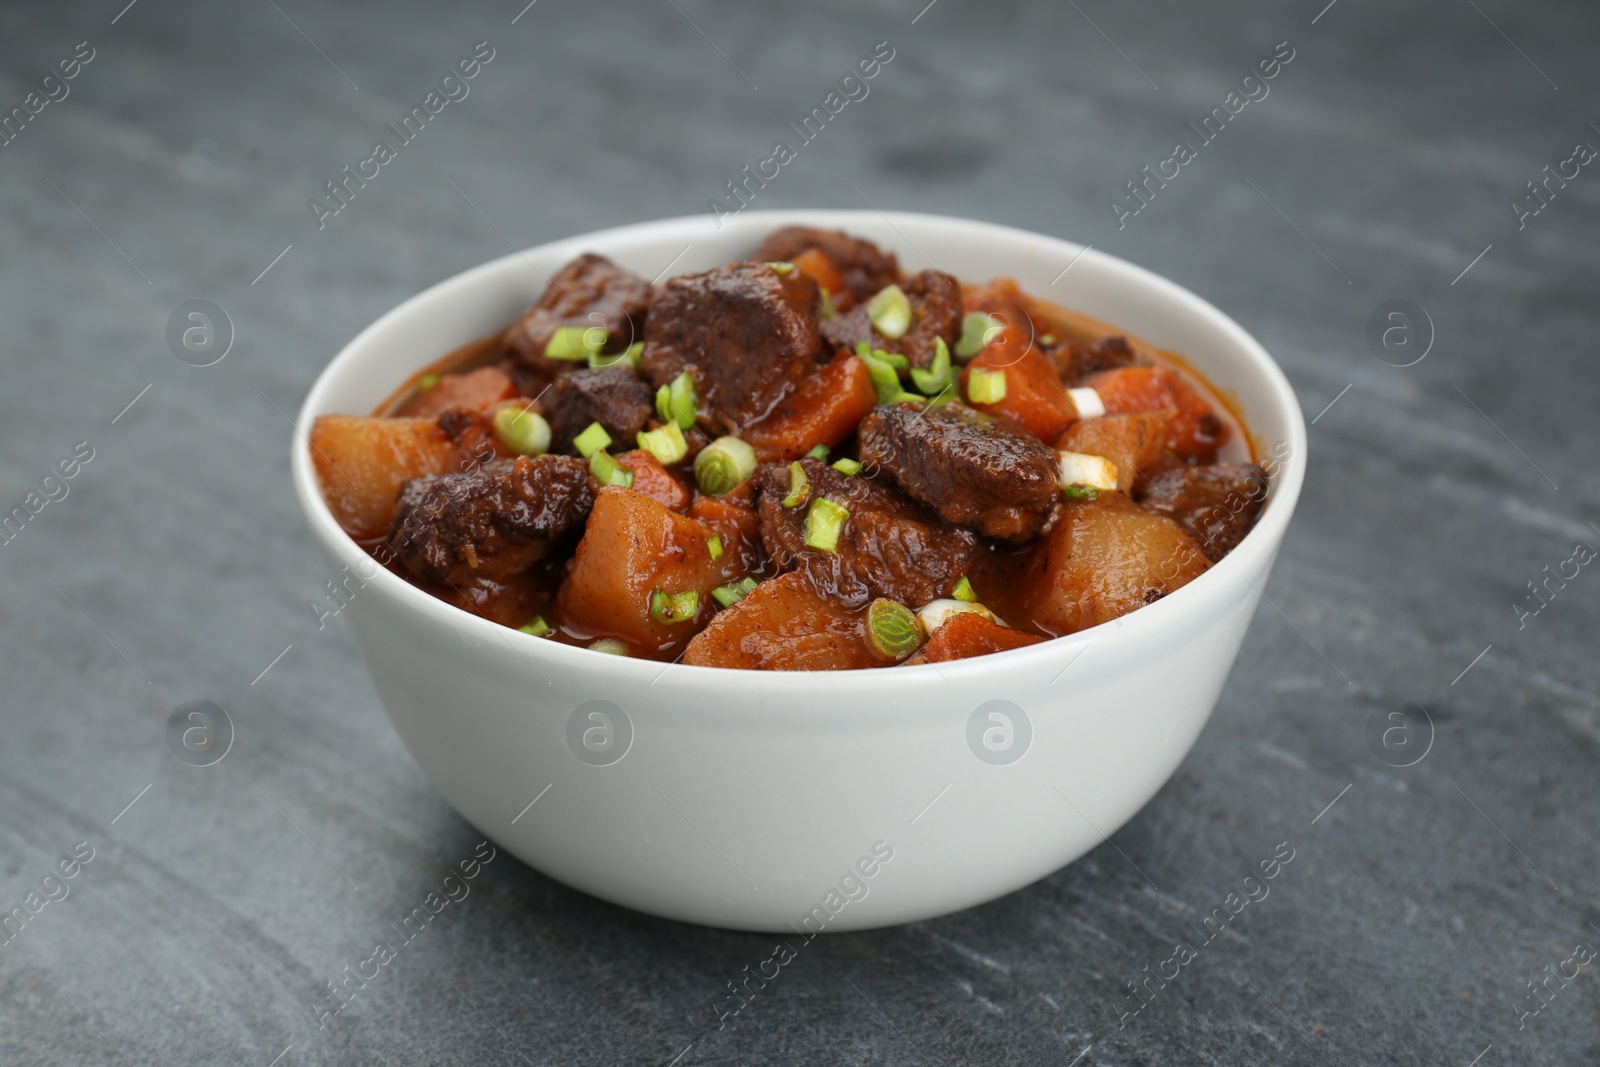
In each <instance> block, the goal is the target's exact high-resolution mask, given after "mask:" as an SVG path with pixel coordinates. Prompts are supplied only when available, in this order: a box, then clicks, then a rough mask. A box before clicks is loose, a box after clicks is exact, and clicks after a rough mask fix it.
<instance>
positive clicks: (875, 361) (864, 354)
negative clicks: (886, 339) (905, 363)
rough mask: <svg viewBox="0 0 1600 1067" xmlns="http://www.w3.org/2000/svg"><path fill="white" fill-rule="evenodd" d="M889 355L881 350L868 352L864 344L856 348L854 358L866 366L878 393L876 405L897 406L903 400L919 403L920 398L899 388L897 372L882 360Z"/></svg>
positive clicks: (891, 365) (902, 357)
mask: <svg viewBox="0 0 1600 1067" xmlns="http://www.w3.org/2000/svg"><path fill="white" fill-rule="evenodd" d="M889 354H890V353H888V352H885V351H883V350H882V349H879V350H878V351H876V352H868V351H867V346H866V343H865V342H863V343H861V344H860V345H857V346H856V358H857V359H859V360H860V361H861V362H863V363H865V364H866V365H867V374H868V375H870V376H871V378H872V387H873V388H874V389H876V390H877V391H878V403H880V404H898V403H900V402H901V401H903V400H913V401H918V402H920V401H921V400H922V398H921V397H919V396H917V395H916V394H915V393H908V392H906V391H905V389H903V388H901V386H900V374H899V372H898V371H896V370H895V369H894V366H893V364H891V363H889V362H888V361H887V360H886V359H885V358H884V357H885V356H888V355H889ZM900 359H902V360H904V359H905V357H904V356H901V357H900Z"/></svg>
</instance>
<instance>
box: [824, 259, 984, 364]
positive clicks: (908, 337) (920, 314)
mask: <svg viewBox="0 0 1600 1067" xmlns="http://www.w3.org/2000/svg"><path fill="white" fill-rule="evenodd" d="M901 289H903V290H904V291H905V294H906V297H907V299H908V300H909V301H910V303H911V327H910V328H909V329H908V330H906V332H905V334H904V336H901V337H897V338H894V339H892V340H891V339H890V338H887V337H885V336H883V335H882V334H880V333H879V332H878V331H877V330H875V329H873V327H872V320H871V318H870V317H868V315H867V306H866V304H864V303H863V304H858V305H856V306H855V307H853V308H851V309H850V310H849V311H847V312H845V313H844V314H842V315H835V316H833V318H831V319H827V320H825V321H824V322H823V323H822V336H823V339H824V340H826V341H827V342H828V345H829V351H830V352H832V351H835V350H837V349H840V348H847V349H850V350H851V351H854V350H855V347H856V345H858V344H860V343H861V342H862V341H865V342H867V344H868V345H870V346H871V347H873V348H881V349H883V350H884V351H885V352H899V353H901V354H902V355H904V356H905V357H906V359H907V360H909V361H910V363H911V365H912V366H913V367H926V366H928V365H929V364H930V363H932V362H933V353H934V343H933V342H934V339H935V338H937V337H942V338H944V343H945V344H946V345H947V346H948V347H949V348H950V349H951V350H952V351H953V350H954V349H955V345H956V341H957V339H958V338H960V336H961V285H960V283H959V282H957V281H956V280H955V279H954V278H952V277H950V275H948V274H944V273H942V272H940V271H936V270H925V271H922V272H921V273H920V274H915V275H913V276H912V277H910V278H909V279H907V280H906V282H905V284H904V285H902V286H901Z"/></svg>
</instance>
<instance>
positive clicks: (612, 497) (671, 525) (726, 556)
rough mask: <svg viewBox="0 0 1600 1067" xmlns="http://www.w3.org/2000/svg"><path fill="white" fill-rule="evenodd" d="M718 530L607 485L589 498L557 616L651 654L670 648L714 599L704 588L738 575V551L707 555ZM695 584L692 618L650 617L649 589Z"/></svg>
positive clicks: (676, 590) (682, 589)
mask: <svg viewBox="0 0 1600 1067" xmlns="http://www.w3.org/2000/svg"><path fill="white" fill-rule="evenodd" d="M716 535H717V531H715V530H713V529H711V528H710V527H708V526H706V525H704V524H702V523H700V522H697V521H696V520H694V519H691V518H690V517H689V516H687V515H679V514H678V513H677V512H675V511H669V510H668V509H667V508H666V507H665V506H664V505H662V504H661V503H660V502H659V501H657V500H655V499H652V498H651V497H648V496H646V495H645V494H643V493H640V492H636V491H634V490H632V489H624V488H622V487H621V486H616V485H611V486H606V487H605V488H603V489H601V490H600V492H599V494H598V495H597V496H596V497H595V503H594V510H593V511H591V512H590V513H589V521H588V525H586V526H585V527H584V532H583V540H581V541H579V542H578V549H577V553H576V554H575V555H574V556H573V559H572V568H571V570H569V571H568V572H567V578H566V581H564V582H562V583H561V592H560V593H559V594H558V596H557V603H558V607H559V609H560V611H561V615H562V618H564V619H565V620H566V621H567V622H568V623H569V624H571V625H572V626H575V627H577V628H578V629H580V630H587V631H590V632H592V633H593V634H595V635H596V636H603V637H618V638H621V639H622V640H623V641H626V642H628V643H629V644H631V645H634V646H635V647H637V648H638V649H639V650H641V651H642V652H646V653H649V654H650V655H660V654H662V653H668V654H670V653H671V651H672V650H674V649H675V648H681V647H683V644H684V643H685V642H687V641H688V640H689V638H691V637H693V636H694V634H695V632H696V631H697V630H698V629H699V623H700V620H703V619H705V618H706V617H707V616H708V615H709V614H710V612H711V610H712V608H713V607H714V606H715V602H714V601H713V600H712V599H711V590H712V589H714V588H716V587H717V586H719V585H724V584H726V583H728V582H730V581H734V580H737V578H738V577H740V575H739V573H738V571H739V570H740V569H741V568H742V566H743V565H742V563H741V561H740V557H739V553H737V552H727V551H724V552H723V554H722V558H721V559H717V560H714V559H712V558H711V549H710V547H709V546H708V545H707V543H706V542H707V540H708V539H709V538H711V537H714V536H716ZM657 590H660V591H661V592H662V593H663V594H666V595H676V594H681V593H687V592H689V591H691V590H692V591H694V593H695V594H696V595H697V596H698V597H699V610H698V612H697V613H696V616H695V617H694V618H693V619H686V620H682V621H677V622H658V621H656V620H655V619H653V618H651V615H650V599H651V594H652V593H654V592H656V591H657Z"/></svg>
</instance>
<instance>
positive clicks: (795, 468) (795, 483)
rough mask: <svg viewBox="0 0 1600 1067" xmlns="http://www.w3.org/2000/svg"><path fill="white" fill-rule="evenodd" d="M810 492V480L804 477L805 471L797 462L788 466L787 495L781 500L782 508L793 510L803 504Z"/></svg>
mask: <svg viewBox="0 0 1600 1067" xmlns="http://www.w3.org/2000/svg"><path fill="white" fill-rule="evenodd" d="M810 492H811V479H809V478H807V477H806V469H805V468H804V467H802V466H800V461H799V460H796V461H795V462H793V463H791V464H789V495H788V496H786V497H784V498H783V506H784V507H786V508H793V507H798V506H799V505H801V504H804V503H805V502H806V496H807V495H808V494H809V493H810Z"/></svg>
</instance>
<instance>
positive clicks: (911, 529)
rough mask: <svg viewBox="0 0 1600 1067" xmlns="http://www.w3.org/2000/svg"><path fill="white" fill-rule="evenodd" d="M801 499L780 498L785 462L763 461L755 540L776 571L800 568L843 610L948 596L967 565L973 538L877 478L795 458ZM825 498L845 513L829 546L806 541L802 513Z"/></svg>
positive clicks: (784, 491)
mask: <svg viewBox="0 0 1600 1067" xmlns="http://www.w3.org/2000/svg"><path fill="white" fill-rule="evenodd" d="M798 462H799V463H800V466H801V468H802V469H803V470H804V471H805V475H806V481H807V485H808V487H809V488H808V490H807V492H806V495H805V499H804V500H801V501H799V502H798V503H796V504H795V505H793V506H785V504H784V500H785V498H787V497H789V496H790V494H791V491H792V489H793V487H792V485H791V471H790V465H789V464H787V463H769V464H767V465H765V466H764V467H762V468H761V470H760V472H759V473H758V474H757V475H756V478H757V486H758V491H759V493H760V505H759V507H758V509H757V510H758V513H759V515H760V518H761V541H762V544H763V546H764V547H765V548H766V550H767V555H768V557H769V558H770V559H771V561H772V563H773V564H774V566H775V567H776V569H777V570H778V571H780V572H782V571H789V570H801V571H804V572H805V573H806V576H807V577H808V578H810V580H811V584H812V586H813V587H814V588H815V589H816V591H817V592H818V593H819V594H820V595H822V596H824V597H827V598H828V599H829V600H830V601H832V602H834V603H837V604H840V605H841V606H843V607H847V608H860V607H864V606H865V605H866V604H867V603H868V602H869V601H871V600H872V599H873V598H874V597H880V596H882V597H888V598H889V599H891V600H897V601H899V602H900V603H902V604H906V605H909V606H910V607H913V608H917V607H921V606H922V605H923V604H926V603H928V602H929V601H932V600H937V599H939V598H940V597H943V596H947V595H949V593H950V590H951V588H952V587H953V586H954V585H955V583H956V581H957V580H958V579H960V578H961V576H962V575H964V574H966V573H967V572H968V571H969V570H971V569H972V564H973V560H974V559H975V557H976V555H977V551H978V539H977V536H976V535H974V534H973V532H972V531H971V530H968V529H965V528H964V527H960V526H951V525H949V524H948V523H946V522H944V521H943V520H942V519H940V518H939V516H937V515H935V514H934V513H933V512H931V511H929V510H928V509H927V508H925V507H923V506H922V505H921V504H918V503H917V502H916V501H914V500H911V499H910V498H908V497H906V496H905V495H903V494H902V493H901V492H900V491H899V490H898V489H895V488H894V487H893V486H891V485H887V484H885V483H883V482H877V481H874V480H872V479H871V478H866V477H860V476H847V475H844V474H840V473H839V472H838V471H836V470H834V469H833V468H832V467H830V466H828V465H827V464H826V463H823V462H822V461H820V460H815V459H802V460H799V461H798ZM818 498H825V499H827V500H829V501H831V502H833V503H834V504H838V505H841V506H843V507H844V508H846V509H847V510H848V511H849V517H848V518H847V519H846V520H845V522H844V525H843V527H842V528H841V529H840V531H839V539H838V543H837V544H836V545H835V547H834V549H833V550H832V551H827V550H824V549H821V548H816V547H813V546H811V545H808V544H807V543H806V535H805V525H806V515H807V513H808V512H809V511H810V509H811V505H812V503H813V501H815V500H817V499H818Z"/></svg>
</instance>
